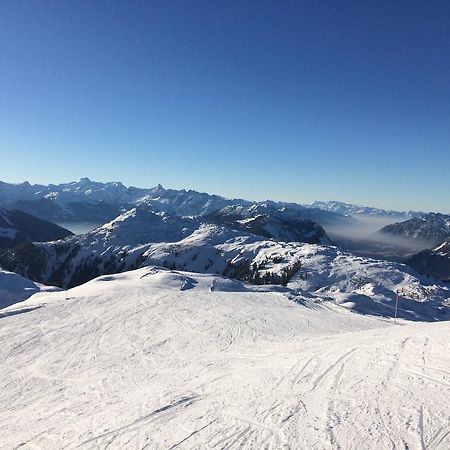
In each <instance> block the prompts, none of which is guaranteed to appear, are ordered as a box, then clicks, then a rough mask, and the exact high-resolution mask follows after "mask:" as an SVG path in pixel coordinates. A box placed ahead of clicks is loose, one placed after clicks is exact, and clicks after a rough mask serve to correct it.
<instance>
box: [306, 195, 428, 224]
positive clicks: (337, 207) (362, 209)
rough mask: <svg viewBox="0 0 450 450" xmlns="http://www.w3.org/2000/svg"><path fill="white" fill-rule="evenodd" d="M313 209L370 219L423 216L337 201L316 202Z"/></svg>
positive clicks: (410, 212)
mask: <svg viewBox="0 0 450 450" xmlns="http://www.w3.org/2000/svg"><path fill="white" fill-rule="evenodd" d="M305 206H308V207H312V208H319V209H322V210H324V211H330V212H334V213H338V214H342V215H350V216H369V217H392V218H399V219H400V218H403V219H404V220H407V219H410V218H413V217H419V216H422V215H423V214H425V213H423V212H420V211H394V210H391V209H382V208H373V207H370V206H361V205H354V204H352V203H344V202H339V201H336V200H332V201H315V202H312V203H310V204H308V205H305Z"/></svg>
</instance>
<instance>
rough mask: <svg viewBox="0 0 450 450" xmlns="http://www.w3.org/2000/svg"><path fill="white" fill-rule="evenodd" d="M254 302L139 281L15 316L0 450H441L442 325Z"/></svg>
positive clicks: (8, 339) (154, 279)
mask: <svg viewBox="0 0 450 450" xmlns="http://www.w3.org/2000/svg"><path fill="white" fill-rule="evenodd" d="M261 289H263V288H262V287H251V286H248V285H243V284H241V283H239V282H233V281H230V280H227V279H223V278H220V277H216V276H211V275H194V274H189V273H177V272H170V271H160V270H155V269H153V268H143V269H140V270H137V271H133V272H128V273H123V274H119V275H112V276H104V277H101V278H98V279H96V280H94V281H92V282H90V283H88V284H86V285H83V286H79V287H77V288H74V289H71V290H70V291H69V292H68V294H67V295H68V298H67V300H65V299H64V298H65V297H64V296H62V295H61V293H52V294H48V295H47V296H46V298H42V296H41V304H46V306H45V307H42V308H36V309H34V310H33V311H31V312H27V313H23V314H19V312H20V311H21V310H20V309H18V307H17V306H16V307H13V308H10V309H9V310H7V312H9V313H10V314H11V316H10V317H4V318H3V319H0V321H1V327H0V340H1V342H2V346H1V347H0V382H1V384H2V386H5V387H6V388H3V389H1V390H0V429H1V430H2V432H1V433H0V447H1V448H5V449H6V448H8V449H9V448H18V447H20V448H45V449H57V448H69V449H71V448H109V449H136V448H139V449H142V448H150V449H169V448H172V449H174V448H176V449H192V448H222V449H225V448H227V449H228V448H229V449H232V448H242V449H244V448H245V449H277V450H278V449H303V448H308V449H336V448H353V449H377V450H379V449H385V448H408V449H410V450H415V449H424V448H427V449H441V450H444V449H447V448H449V446H450V433H449V413H448V401H447V399H448V398H449V395H450V378H449V372H448V367H449V365H450V341H449V339H448V335H449V332H450V322H443V323H414V324H411V323H407V322H403V321H400V324H398V325H397V326H395V325H393V322H392V320H386V319H379V318H374V317H368V316H361V315H358V314H351V313H349V312H348V311H347V310H346V309H344V308H340V307H336V306H334V305H333V304H330V303H329V302H327V301H316V300H315V299H310V298H307V297H305V296H303V297H302V296H299V297H298V298H297V302H294V301H292V300H289V298H288V295H287V294H286V293H284V292H282V291H280V290H279V289H278V290H275V289H273V288H268V287H264V292H262V291H261ZM25 304H28V305H27V306H28V308H29V309H30V308H31V306H36V300H35V299H34V298H33V297H32V298H31V299H29V300H27V301H26V302H25ZM25 306H26V305H23V306H22V308H23V307H25ZM14 308H15V309H14Z"/></svg>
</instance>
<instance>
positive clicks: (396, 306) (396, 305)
mask: <svg viewBox="0 0 450 450" xmlns="http://www.w3.org/2000/svg"><path fill="white" fill-rule="evenodd" d="M397 311H398V291H397V297H396V298H395V316H394V323H397Z"/></svg>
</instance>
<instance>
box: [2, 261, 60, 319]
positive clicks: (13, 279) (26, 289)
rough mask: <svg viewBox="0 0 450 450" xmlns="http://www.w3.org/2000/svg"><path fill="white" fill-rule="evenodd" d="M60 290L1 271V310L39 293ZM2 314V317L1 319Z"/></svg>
mask: <svg viewBox="0 0 450 450" xmlns="http://www.w3.org/2000/svg"><path fill="white" fill-rule="evenodd" d="M56 290H59V289H58V288H56V287H53V286H45V285H43V284H40V283H35V282H34V281H31V280H28V279H26V278H24V277H22V276H20V275H18V274H17V273H13V272H8V271H6V270H2V269H0V309H2V308H6V307H7V306H10V305H12V304H15V303H18V302H22V301H23V300H26V299H27V298H28V297H31V296H32V295H34V294H36V293H37V292H50V291H56ZM1 315H2V314H1V312H0V317H1Z"/></svg>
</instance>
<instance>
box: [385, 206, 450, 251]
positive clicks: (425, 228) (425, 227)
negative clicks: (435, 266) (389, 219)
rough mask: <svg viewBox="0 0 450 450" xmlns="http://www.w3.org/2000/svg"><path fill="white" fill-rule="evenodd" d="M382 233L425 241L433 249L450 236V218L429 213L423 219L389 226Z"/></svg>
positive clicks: (415, 218)
mask: <svg viewBox="0 0 450 450" xmlns="http://www.w3.org/2000/svg"><path fill="white" fill-rule="evenodd" d="M380 232H381V233H385V234H388V235H392V236H401V237H406V238H408V239H412V240H421V241H425V242H428V243H429V247H431V248H432V247H435V246H436V245H438V244H440V243H441V242H442V241H443V240H444V239H446V238H448V237H449V236H450V216H448V215H446V214H439V213H429V214H425V215H423V216H422V217H414V218H412V219H410V220H406V221H404V222H400V223H394V224H392V225H387V226H385V227H383V228H382V229H381V230H380Z"/></svg>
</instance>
